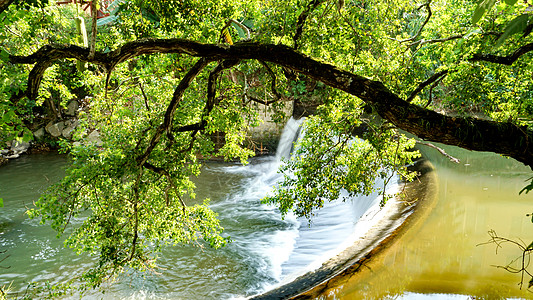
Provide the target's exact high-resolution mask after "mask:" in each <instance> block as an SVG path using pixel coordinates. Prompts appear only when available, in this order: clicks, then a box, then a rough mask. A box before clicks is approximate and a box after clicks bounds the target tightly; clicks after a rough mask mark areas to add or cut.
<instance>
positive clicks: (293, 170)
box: [0, 0, 533, 287]
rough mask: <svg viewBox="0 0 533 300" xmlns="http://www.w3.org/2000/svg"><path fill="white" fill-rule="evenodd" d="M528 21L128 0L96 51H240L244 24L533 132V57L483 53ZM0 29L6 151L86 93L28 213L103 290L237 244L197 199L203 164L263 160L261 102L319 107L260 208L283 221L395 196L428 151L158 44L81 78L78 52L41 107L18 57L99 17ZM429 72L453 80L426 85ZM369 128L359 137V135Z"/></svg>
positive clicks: (351, 106)
mask: <svg viewBox="0 0 533 300" xmlns="http://www.w3.org/2000/svg"><path fill="white" fill-rule="evenodd" d="M526 9H527V7H526V4H524V3H522V2H516V1H513V0H508V1H506V2H505V3H498V2H496V1H493V0H485V1H481V2H479V3H477V4H474V3H472V2H471V1H462V0H456V1H454V2H453V3H451V4H450V3H447V2H444V1H437V0H434V1H429V2H427V3H426V4H424V5H422V6H420V5H416V4H415V3H413V2H411V1H404V0H400V1H393V2H387V3H382V2H376V1H359V0H350V1H321V0H310V1H303V0H279V1H271V0H267V1H229V0H223V1H212V0H208V1H195V0H171V1H152V0H144V1H137V0H125V1H118V0H117V1H115V2H114V5H113V7H112V14H111V17H109V19H106V20H105V21H100V22H99V24H100V26H99V27H98V36H97V43H96V50H97V53H111V54H117V55H118V54H119V53H117V52H114V51H116V50H115V49H117V48H118V47H119V46H121V45H123V44H124V43H126V42H129V41H135V40H139V39H144V38H160V39H164V38H187V39H189V40H193V41H198V42H202V43H212V44H216V43H220V42H221V40H220V38H221V32H222V34H223V36H224V37H225V38H226V41H227V44H225V45H223V47H225V48H223V49H224V50H226V49H230V50H231V49H232V47H235V45H238V44H239V43H238V41H239V42H240V43H241V44H246V43H248V42H250V41H247V39H248V33H246V34H245V32H244V30H243V28H242V27H241V26H238V25H237V26H235V24H237V23H236V22H238V24H244V25H245V26H246V27H247V28H249V29H250V32H251V33H250V38H251V40H252V42H256V43H271V44H283V45H286V46H287V47H291V48H295V49H297V50H298V51H300V52H302V53H304V54H306V55H308V56H310V57H312V58H315V59H316V60H320V61H322V62H327V63H329V64H333V65H335V66H336V67H337V68H341V69H344V70H347V71H349V72H351V73H353V74H357V75H360V76H364V77H366V78H368V79H369V80H368V81H365V84H372V83H375V82H378V81H379V82H382V83H383V85H384V88H386V89H388V90H390V91H392V92H393V93H395V94H396V95H398V96H399V97H401V98H403V99H408V98H409V99H411V100H412V102H413V103H415V104H417V105H419V106H423V107H428V108H429V109H432V110H437V111H444V112H447V113H452V114H456V115H458V116H462V115H467V114H472V113H476V114H484V115H485V116H488V117H490V118H492V119H494V120H496V121H501V122H503V121H505V122H507V121H508V122H513V123H514V124H515V125H516V126H522V125H524V126H528V125H529V124H530V123H531V119H532V117H533V101H532V99H533V97H532V94H531V93H532V92H531V91H533V79H532V78H531V72H533V69H532V67H531V66H532V64H531V57H530V55H526V54H527V52H524V53H522V54H520V55H519V56H518V58H519V59H518V60H517V61H516V62H514V63H513V64H512V65H511V66H508V65H503V64H497V63H494V60H492V61H491V59H489V58H491V57H494V56H505V55H506V54H508V53H515V52H516V50H517V49H524V48H523V47H526V46H527V45H529V44H530V43H531V41H530V40H531V37H530V36H529V32H528V30H529V31H530V30H531V26H530V16H529V15H528V14H527V12H526ZM0 17H1V18H0V25H2V26H3V28H5V29H6V30H5V31H4V30H3V31H1V32H0V59H1V60H2V64H1V65H0V141H2V143H4V144H5V142H7V141H10V140H12V139H16V138H19V139H20V138H22V139H28V138H29V137H30V136H31V131H30V130H29V129H28V128H29V127H31V126H32V125H34V122H42V123H48V122H49V121H53V120H55V119H56V118H57V115H58V112H59V114H60V109H57V107H61V106H65V105H66V104H67V103H68V102H69V101H70V100H72V99H77V100H80V99H84V107H83V109H84V110H83V111H82V113H81V114H80V116H79V122H80V126H79V127H78V129H77V132H76V133H75V135H74V139H75V141H76V142H75V143H73V144H71V143H67V142H61V144H62V145H63V151H65V152H68V153H69V155H70V156H71V158H72V166H71V168H70V169H69V170H68V172H67V176H66V177H65V178H64V179H63V180H62V181H61V182H60V183H58V184H57V185H55V186H53V187H52V188H51V189H50V190H48V191H47V192H46V193H45V194H44V195H43V196H42V198H41V199H40V200H39V201H38V202H37V203H36V204H37V207H36V208H35V209H34V210H31V211H30V212H29V214H30V216H32V217H37V218H38V217H40V218H42V220H43V222H50V223H51V224H52V227H54V228H55V229H56V230H57V231H58V232H59V234H66V235H67V241H66V244H67V245H68V246H69V247H72V248H74V249H75V251H77V252H79V253H82V252H87V253H90V254H92V255H94V256H97V257H98V262H97V263H96V265H95V266H94V268H93V269H91V270H90V271H88V272H87V273H86V274H85V275H84V277H85V279H86V280H87V282H88V284H89V286H91V287H94V286H98V285H99V284H101V283H102V282H103V280H105V279H110V278H114V277H115V275H116V274H118V273H120V272H122V271H124V270H127V269H129V268H134V269H139V270H149V269H152V268H155V258H156V257H157V251H159V250H160V249H161V248H162V247H163V246H164V245H167V244H178V243H193V244H198V245H201V246H203V245H209V246H212V247H220V246H223V245H224V244H225V243H227V242H228V239H227V238H226V237H224V235H223V233H222V228H221V226H220V224H219V223H218V221H217V219H216V215H215V214H214V213H213V211H211V210H210V208H209V206H208V200H203V199H200V200H197V199H195V194H194V184H193V183H192V181H191V178H192V177H194V176H196V175H197V174H198V172H199V170H200V164H201V158H205V157H212V156H221V157H224V158H225V159H239V160H240V161H242V162H243V163H246V160H247V159H248V158H249V157H250V156H251V155H253V152H252V151H251V150H250V149H246V148H245V147H244V146H243V145H244V142H245V141H246V136H247V132H248V129H249V128H250V127H253V126H257V125H259V123H260V122H261V121H260V118H259V116H260V112H261V111H260V109H259V108H258V106H257V105H255V104H254V102H255V103H263V104H268V105H269V108H268V109H271V110H273V111H275V112H276V114H275V116H274V118H275V119H276V120H278V121H282V120H283V119H284V117H285V116H284V115H283V113H282V109H283V107H284V104H285V103H287V102H291V101H296V100H297V101H299V102H301V103H319V104H322V106H320V107H319V109H318V111H317V113H316V115H315V116H312V117H310V118H309V119H308V121H307V122H306V125H305V137H304V138H303V139H302V140H301V142H300V143H299V145H298V146H297V150H296V153H295V155H293V157H292V158H291V160H289V161H288V162H287V164H286V165H285V166H284V167H283V169H282V172H285V173H286V174H287V176H286V177H285V180H284V181H283V182H282V183H280V185H279V186H278V187H277V189H276V193H275V194H273V195H271V196H270V197H268V198H266V199H265V200H264V201H265V202H267V203H275V204H276V205H278V206H279V207H280V210H281V212H282V213H287V212H289V211H291V210H292V211H295V212H296V213H297V214H298V215H301V216H305V217H311V216H312V215H313V213H314V211H315V209H319V208H320V207H322V205H323V203H324V202H325V201H330V200H334V199H337V198H339V196H340V195H341V193H342V190H345V191H346V192H347V193H348V194H350V195H353V194H369V193H371V192H372V191H373V190H374V189H376V188H377V189H381V192H382V193H384V190H385V188H384V187H381V186H377V187H375V186H374V183H375V182H376V180H377V179H378V178H381V179H382V180H383V181H384V182H385V183H388V182H389V181H390V180H392V178H393V177H392V174H393V173H397V174H399V175H400V176H402V177H403V178H404V179H406V180H409V179H412V178H413V176H414V174H412V173H409V172H407V170H406V169H405V165H406V164H408V163H410V162H411V161H412V160H413V159H415V158H417V157H418V154H417V152H413V151H411V148H412V147H413V145H414V141H413V140H412V139H408V138H406V137H405V136H404V135H402V134H401V133H400V132H399V131H398V130H397V129H396V128H395V127H394V126H392V125H391V124H390V123H388V122H387V121H385V120H383V119H379V118H377V117H376V115H375V114H374V113H373V112H372V110H373V107H367V106H365V105H363V104H362V102H361V99H358V98H355V97H352V96H347V95H346V94H345V93H343V92H340V91H338V90H333V89H330V88H326V87H325V86H324V83H322V82H317V81H316V80H315V81H313V80H310V79H308V78H306V77H305V76H303V75H298V74H295V72H294V71H292V70H289V69H288V68H287V67H286V66H275V65H272V64H270V63H266V62H264V61H244V60H243V61H238V60H236V59H234V60H232V59H228V60H222V59H219V58H209V59H207V58H196V57H192V56H189V55H188V54H194V55H198V54H197V53H194V52H193V51H192V53H181V54H176V53H173V54H168V53H159V52H158V49H155V50H153V51H152V52H150V53H149V54H147V55H133V54H132V55H131V56H130V57H126V58H125V59H124V60H123V61H121V62H120V63H119V64H117V65H116V66H115V65H114V66H113V67H109V66H104V65H95V64H91V62H94V60H93V61H91V60H89V59H87V60H88V61H89V63H88V64H87V68H86V69H84V70H82V68H79V69H77V68H76V64H75V62H74V61H73V60H72V59H70V58H69V59H64V60H59V61H56V62H54V63H53V64H52V65H51V66H47V68H46V73H45V75H44V77H43V78H42V80H41V82H40V85H39V86H40V89H39V93H38V97H36V98H35V99H29V98H28V97H27V96H25V91H26V89H27V87H28V81H27V79H28V78H29V77H31V74H32V73H31V72H32V70H33V69H32V68H33V67H34V66H33V65H30V64H15V63H12V59H13V57H14V56H15V55H18V56H25V55H30V54H32V53H34V52H36V51H37V50H38V49H39V48H41V47H43V46H45V45H47V44H77V43H78V41H77V40H78V37H79V36H80V35H79V34H80V33H82V32H83V28H82V26H80V30H78V31H77V30H76V23H75V19H76V18H79V17H82V18H87V17H88V16H85V15H83V14H81V13H79V10H78V9H76V7H75V6H57V5H55V3H49V4H48V5H45V6H43V7H41V8H38V7H34V6H31V7H21V6H17V5H12V6H11V7H10V8H9V10H8V11H5V12H3V13H2V15H1V16H0ZM78 20H80V24H81V19H78ZM231 20H236V22H231ZM84 22H85V23H89V22H88V20H84ZM228 22H229V23H228ZM227 24H232V25H231V26H228V25H227ZM225 25H226V27H225V31H223V30H222V29H223V28H224V26H225ZM517 33H523V34H522V35H521V37H517ZM237 37H238V38H237ZM230 41H231V42H230ZM232 43H234V44H235V45H234V46H232V45H231V44H232ZM159 50H160V49H159ZM490 55H492V56H490ZM480 57H481V58H480ZM75 58H80V56H75ZM32 64H33V63H32ZM435 74H441V75H440V76H436V77H435V79H434V81H431V82H427V84H426V85H422V84H421V83H423V82H426V81H427V80H428V78H433V76H434V75H435ZM339 82H342V78H339ZM344 88H345V87H344ZM361 97H362V96H361ZM407 114H409V111H407ZM432 125H435V124H428V125H427V126H428V127H431V126H432ZM439 125H440V124H439ZM360 128H364V129H365V131H364V132H363V133H359V136H358V138H355V137H354V133H355V132H356V129H360ZM213 135H220V136H223V137H224V143H223V145H215V143H214V142H213V140H212V139H211V137H212V136H213ZM479 135H482V134H481V133H479ZM97 136H99V139H95V137H97ZM0 146H3V145H0ZM289 174H294V175H289ZM529 190H531V188H530V186H528V187H526V188H525V189H524V191H526V192H528V191H529ZM386 199H387V198H386V195H384V198H383V200H384V202H385V200H386ZM69 225H70V226H72V228H70V227H69Z"/></svg>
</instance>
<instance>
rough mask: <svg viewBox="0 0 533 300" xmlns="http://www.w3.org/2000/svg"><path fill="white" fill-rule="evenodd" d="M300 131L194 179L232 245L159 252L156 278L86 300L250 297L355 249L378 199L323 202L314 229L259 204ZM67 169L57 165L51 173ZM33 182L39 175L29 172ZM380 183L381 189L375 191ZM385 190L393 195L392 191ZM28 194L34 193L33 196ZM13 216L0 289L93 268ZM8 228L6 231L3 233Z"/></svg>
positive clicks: (2, 238)
mask: <svg viewBox="0 0 533 300" xmlns="http://www.w3.org/2000/svg"><path fill="white" fill-rule="evenodd" d="M302 122H303V121H301V120H294V119H291V120H289V122H288V123H287V125H286V126H285V129H284V131H283V134H282V137H281V141H280V143H279V147H278V151H277V154H276V156H271V157H260V158H255V159H253V160H252V161H251V163H250V164H249V165H247V166H241V165H237V164H234V165H232V166H231V165H230V164H228V163H217V162H209V163H206V165H205V167H204V170H203V172H202V175H201V176H200V177H199V178H196V179H197V182H196V184H197V187H198V188H197V192H198V193H199V197H198V198H199V199H203V198H204V197H209V198H211V207H212V209H213V210H214V211H215V212H216V213H218V215H219V219H220V221H221V224H222V225H223V226H224V228H225V231H224V232H225V233H224V234H227V235H229V236H230V237H231V239H232V241H233V242H232V243H229V244H228V245H227V246H226V247H223V248H221V249H210V248H209V247H204V248H199V247H196V246H190V245H180V246H177V247H168V248H165V249H164V251H163V252H162V253H161V256H160V258H159V260H158V265H159V266H160V267H161V269H157V271H158V272H161V274H160V275H157V274H142V273H136V272H128V274H127V276H124V280H123V281H121V282H119V283H118V284H116V285H113V286H111V287H109V288H108V289H106V293H105V295H103V294H100V293H99V292H98V291H91V292H89V293H88V294H86V295H84V297H83V298H84V299H136V300H138V299H217V300H218V299H231V298H235V297H241V296H250V295H254V294H257V293H259V292H263V291H266V290H269V289H271V288H273V287H275V286H276V285H280V284H283V283H285V282H288V281H290V280H291V279H293V278H294V277H295V276H297V275H299V274H301V273H304V272H306V271H309V270H312V269H314V268H317V267H320V265H321V263H322V262H323V261H325V260H326V259H328V258H330V257H333V256H334V255H335V254H336V253H338V252H340V251H341V250H343V249H344V248H346V247H347V246H349V245H351V244H352V243H353V241H354V240H356V239H357V238H359V237H360V236H362V235H363V234H364V233H365V232H366V230H367V229H368V228H369V226H370V225H371V223H372V222H374V220H377V219H379V218H371V217H372V216H373V215H375V214H376V213H377V212H378V211H379V197H378V195H372V196H370V197H357V198H355V199H353V200H352V201H346V202H341V201H334V202H331V203H326V204H325V206H324V208H322V209H320V210H319V211H317V214H316V216H315V217H314V218H313V219H312V223H311V224H310V225H309V223H308V221H307V220H306V219H299V218H296V217H295V216H294V215H292V214H289V215H287V216H286V217H285V219H282V218H281V215H280V213H279V211H278V209H277V208H276V207H274V206H269V205H264V204H261V203H260V200H261V199H262V198H264V197H265V196H266V195H267V194H268V193H269V192H271V190H272V187H273V186H274V185H276V184H277V183H278V182H279V181H280V180H281V179H282V178H283V176H282V175H281V174H280V173H278V169H279V167H280V165H281V164H282V163H283V162H282V161H283V159H282V158H289V156H290V152H291V149H292V148H293V144H294V142H295V141H296V140H297V139H298V136H299V135H300V125H301V124H302ZM303 131H305V130H303ZM28 159H30V161H29V162H28V163H26V164H25V163H24V160H20V161H19V162H14V163H10V164H9V166H8V167H9V168H13V170H14V172H16V171H17V170H18V172H19V173H20V174H21V175H20V176H21V178H26V177H28V178H29V175H28V174H26V173H24V172H23V171H24V168H25V166H32V167H34V166H37V165H38V164H37V162H36V161H37V160H38V156H37V157H34V158H30V157H28ZM43 159H44V158H43ZM47 163H48V164H50V163H49V162H47ZM66 163H67V161H66V159H64V158H63V159H62V160H61V161H60V164H59V165H58V166H57V167H56V169H54V170H56V171H55V172H57V170H58V169H57V168H59V167H60V166H63V165H65V164H66ZM49 169H50V167H49V166H48V167H44V168H41V171H40V172H43V171H42V170H46V171H49ZM9 170H11V169H9ZM33 173H35V174H37V175H36V176H42V175H39V174H41V173H39V172H37V171H33V169H32V171H31V174H33ZM1 175H4V177H2V176H1ZM12 176H13V175H12V174H11V173H10V172H5V173H0V182H2V180H3V181H4V182H12V181H13V179H12ZM2 178H3V179H2ZM19 181H20V180H17V181H16V182H19ZM21 182H22V181H21ZM376 184H378V185H380V184H381V185H382V183H380V182H378V183H376ZM5 186H7V185H4V188H5ZM390 188H391V189H396V187H393V186H392V185H391V187H390ZM24 190H25V191H26V190H27V191H30V190H31V188H24ZM37 190H39V188H38V187H37V188H35V191H37ZM20 191H21V190H20V188H18V186H15V189H14V190H13V195H12V196H11V198H15V199H16V197H17V196H19V194H21V192H20ZM4 193H5V191H4ZM36 197H38V193H36V194H31V195H24V196H23V197H22V198H20V199H19V200H16V201H13V202H12V203H11V204H13V203H15V202H17V203H21V204H23V203H28V201H31V200H32V199H35V198H36ZM11 204H10V205H11ZM191 205H192V204H191ZM17 209H18V210H12V211H11V210H10V208H9V207H8V208H6V209H3V210H2V212H3V213H4V214H3V216H4V218H6V219H7V220H10V218H11V219H12V220H17V221H12V222H11V223H13V224H8V225H4V226H7V227H4V229H3V230H4V232H0V244H1V245H3V247H5V249H6V250H7V251H9V252H8V254H9V255H11V256H10V257H9V259H11V260H6V261H5V262H3V263H4V264H6V265H13V266H19V267H17V268H12V269H10V271H9V272H6V273H5V274H2V273H0V283H2V282H3V283H9V282H10V281H11V280H13V278H17V281H16V282H15V283H14V284H15V285H14V286H15V287H14V291H15V292H17V291H18V292H21V293H22V292H24V290H25V287H26V285H27V282H31V281H39V280H52V281H53V280H56V282H59V281H62V280H63V279H64V278H71V277H72V276H75V275H76V276H77V275H79V274H81V272H83V271H84V270H85V269H86V268H87V266H88V264H90V262H91V260H90V259H89V258H83V257H81V256H77V255H76V254H74V253H73V252H71V251H70V250H68V249H63V246H62V242H61V241H60V240H58V239H56V238H55V233H54V232H52V231H51V230H50V228H48V227H46V226H45V227H42V226H41V227H39V226H37V224H33V223H37V222H36V221H37V220H32V221H31V222H30V221H28V220H25V219H21V218H20V216H21V215H23V211H24V210H25V208H24V205H22V206H20V207H19V208H17ZM15 216H16V217H15ZM17 218H18V219H17ZM33 221H35V222H33ZM28 222H29V223H28ZM32 222H33V223H32ZM26 223H28V224H26ZM0 225H2V223H0ZM5 228H8V229H9V230H8V231H7V232H8V234H6V233H5V232H6V230H7V229H5ZM46 232H47V233H48V235H47V234H45V233H46ZM43 245H44V246H43ZM35 253H37V254H38V255H35ZM21 266H25V267H21ZM17 272H18V273H17ZM1 280H4V281H1ZM67 298H68V297H67Z"/></svg>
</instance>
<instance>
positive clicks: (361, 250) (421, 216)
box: [248, 159, 438, 300]
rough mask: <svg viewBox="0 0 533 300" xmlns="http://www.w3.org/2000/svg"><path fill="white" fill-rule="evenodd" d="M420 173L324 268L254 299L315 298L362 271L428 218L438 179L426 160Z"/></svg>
mask: <svg viewBox="0 0 533 300" xmlns="http://www.w3.org/2000/svg"><path fill="white" fill-rule="evenodd" d="M412 168H413V169H414V170H416V171H417V172H418V173H419V176H418V177H417V179H415V180H414V181H412V182H408V183H403V187H402V188H404V189H403V192H404V197H402V199H393V200H392V199H391V200H389V202H388V203H387V205H385V206H384V207H383V208H382V209H383V210H386V211H385V212H384V215H383V217H382V218H381V219H380V220H379V221H377V222H376V223H375V224H374V225H373V226H372V227H371V228H370V229H369V230H368V231H367V232H366V234H365V235H364V236H362V237H360V238H359V239H358V240H356V241H355V242H354V243H353V244H352V245H350V246H349V247H347V248H346V249H344V250H343V251H342V252H340V253H339V254H337V255H336V256H334V257H332V258H330V259H329V260H327V261H326V262H324V263H323V264H322V266H321V267H319V268H318V269H315V270H313V271H310V272H307V273H305V274H303V275H301V276H299V277H297V278H295V279H294V280H292V281H290V282H288V283H286V284H282V285H281V286H278V287H276V288H274V289H272V290H269V291H266V292H264V293H262V294H259V295H254V296H252V297H249V298H248V299H250V300H271V299H314V298H315V297H316V296H318V295H319V294H320V293H321V292H322V291H324V290H325V289H327V288H330V287H331V286H335V285H336V284H335V283H336V282H342V281H343V278H344V277H345V276H347V275H349V274H352V273H356V272H358V270H359V268H360V267H361V266H363V265H364V264H365V263H368V262H369V260H371V259H372V257H374V256H376V255H377V254H379V253H380V252H382V251H384V250H386V249H387V248H388V247H389V246H390V245H391V244H393V243H394V242H395V241H396V240H398V239H399V237H401V236H402V235H403V234H404V233H405V232H406V231H407V230H408V229H409V228H412V227H413V226H415V225H417V224H420V223H421V221H423V220H425V218H426V217H427V215H428V214H429V212H430V211H431V210H432V208H433V207H434V205H435V203H436V195H437V190H438V184H437V182H438V178H437V175H436V172H435V170H434V167H433V165H432V164H431V163H430V162H429V161H428V160H426V159H420V160H418V161H417V162H416V163H415V164H414V165H413V167H412Z"/></svg>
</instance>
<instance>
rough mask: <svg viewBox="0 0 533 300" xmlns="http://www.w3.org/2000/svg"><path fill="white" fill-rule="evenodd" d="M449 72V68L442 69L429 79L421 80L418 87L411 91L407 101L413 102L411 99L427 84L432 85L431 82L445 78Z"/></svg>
mask: <svg viewBox="0 0 533 300" xmlns="http://www.w3.org/2000/svg"><path fill="white" fill-rule="evenodd" d="M447 74H448V70H442V71H440V72H437V73H435V74H433V76H431V77H429V78H428V79H426V80H425V81H424V82H421V83H420V84H419V85H418V87H417V88H416V89H415V90H414V91H413V92H412V93H411V95H409V97H407V99H405V101H407V102H408V103H411V101H413V99H414V98H415V97H416V95H418V93H420V92H421V91H422V90H423V89H424V88H425V87H426V86H428V85H430V84H431V83H433V82H435V81H437V80H439V79H442V78H444V76H446V75H447Z"/></svg>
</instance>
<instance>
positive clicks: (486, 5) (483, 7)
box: [472, 0, 496, 25]
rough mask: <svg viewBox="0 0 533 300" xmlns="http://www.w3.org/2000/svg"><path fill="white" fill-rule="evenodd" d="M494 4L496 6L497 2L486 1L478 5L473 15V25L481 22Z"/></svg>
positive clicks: (493, 0) (494, 0) (492, 0)
mask: <svg viewBox="0 0 533 300" xmlns="http://www.w3.org/2000/svg"><path fill="white" fill-rule="evenodd" d="M494 4H496V0H485V1H482V2H481V3H479V4H478V6H477V7H476V9H475V10H474V14H473V15H472V24H473V25H476V23H477V22H479V20H481V18H482V17H483V15H484V14H485V13H486V12H487V11H489V10H490V9H491V8H492V7H493V6H494Z"/></svg>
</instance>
